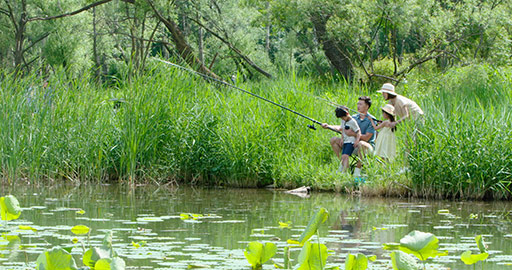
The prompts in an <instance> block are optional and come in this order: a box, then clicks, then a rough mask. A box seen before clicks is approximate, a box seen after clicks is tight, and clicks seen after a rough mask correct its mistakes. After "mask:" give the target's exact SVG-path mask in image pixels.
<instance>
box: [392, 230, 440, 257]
mask: <svg viewBox="0 0 512 270" xmlns="http://www.w3.org/2000/svg"><path fill="white" fill-rule="evenodd" d="M438 248H439V240H438V239H437V237H436V236H435V235H433V234H431V233H425V232H420V231H412V232H410V233H409V234H408V235H406V236H404V237H403V238H402V239H400V247H399V249H400V250H401V251H403V252H406V253H408V254H412V255H414V256H416V257H417V258H418V259H420V260H422V261H425V260H426V259H428V258H434V257H437V256H445V255H447V254H448V252H446V251H445V252H440V251H438V250H437V249H438Z"/></svg>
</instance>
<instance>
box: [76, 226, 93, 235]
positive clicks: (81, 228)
mask: <svg viewBox="0 0 512 270" xmlns="http://www.w3.org/2000/svg"><path fill="white" fill-rule="evenodd" d="M90 230H91V229H90V228H89V227H87V226H85V225H76V226H75V227H73V228H71V232H72V233H74V234H75V235H84V234H88V233H89V231H90Z"/></svg>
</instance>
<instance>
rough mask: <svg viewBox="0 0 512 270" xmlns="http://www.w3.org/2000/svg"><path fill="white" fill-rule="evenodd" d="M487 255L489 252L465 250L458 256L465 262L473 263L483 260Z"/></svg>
mask: <svg viewBox="0 0 512 270" xmlns="http://www.w3.org/2000/svg"><path fill="white" fill-rule="evenodd" d="M487 257H489V253H487V252H484V253H480V254H471V250H467V251H465V252H464V253H462V255H461V256H460V259H461V260H462V261H463V262H464V263H465V264H474V263H477V262H479V261H484V260H485V259H487Z"/></svg>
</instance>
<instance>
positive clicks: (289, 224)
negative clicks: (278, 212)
mask: <svg viewBox="0 0 512 270" xmlns="http://www.w3.org/2000/svg"><path fill="white" fill-rule="evenodd" d="M291 224H292V222H291V221H288V222H281V221H279V228H280V229H283V228H290V227H291Z"/></svg>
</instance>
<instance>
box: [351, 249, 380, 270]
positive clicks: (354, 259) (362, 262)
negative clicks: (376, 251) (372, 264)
mask: <svg viewBox="0 0 512 270" xmlns="http://www.w3.org/2000/svg"><path fill="white" fill-rule="evenodd" d="M376 259H377V257H376V256H375V255H374V256H368V257H367V256H365V255H364V254H360V253H359V254H357V256H356V255H352V254H350V253H349V254H347V258H346V259H345V270H366V269H367V268H368V261H369V260H370V261H375V260H376Z"/></svg>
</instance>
